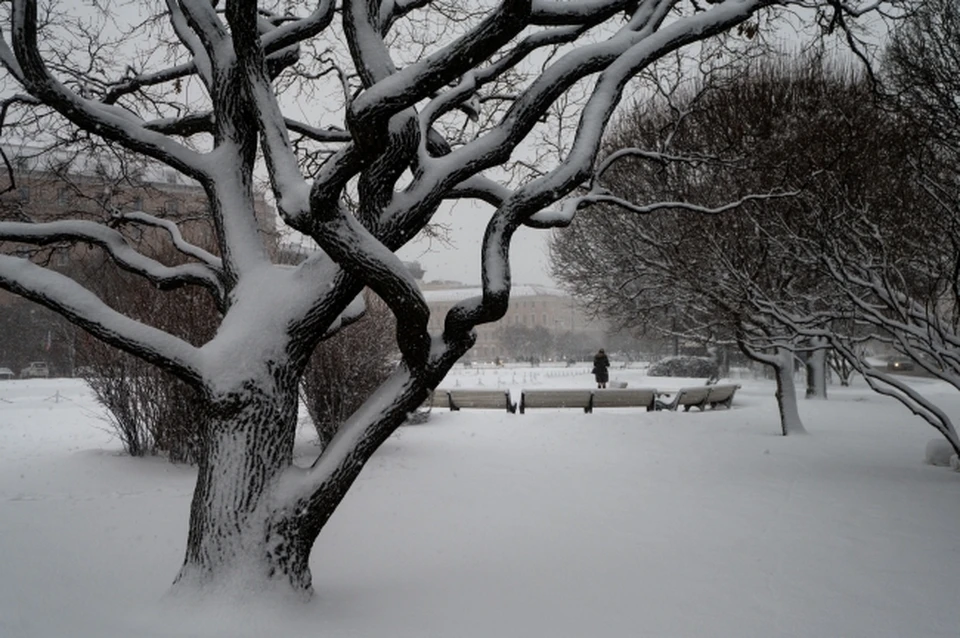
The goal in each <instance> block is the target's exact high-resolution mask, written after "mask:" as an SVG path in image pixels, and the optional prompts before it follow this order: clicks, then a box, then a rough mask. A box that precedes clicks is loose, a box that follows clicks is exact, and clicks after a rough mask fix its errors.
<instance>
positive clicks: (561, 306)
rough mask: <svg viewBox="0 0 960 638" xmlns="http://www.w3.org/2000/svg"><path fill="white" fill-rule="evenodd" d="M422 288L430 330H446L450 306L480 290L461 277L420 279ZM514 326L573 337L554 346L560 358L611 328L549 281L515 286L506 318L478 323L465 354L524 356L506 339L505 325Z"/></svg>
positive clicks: (490, 358)
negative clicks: (426, 281)
mask: <svg viewBox="0 0 960 638" xmlns="http://www.w3.org/2000/svg"><path fill="white" fill-rule="evenodd" d="M421 289H422V291H423V295H424V298H425V299H426V302H427V305H428V306H429V307H430V323H429V327H430V330H431V332H439V331H440V330H442V328H443V321H444V318H445V317H446V315H447V311H448V310H450V308H452V307H453V306H454V305H455V304H456V303H457V302H459V301H462V300H463V299H468V298H470V297H479V296H480V295H481V294H482V290H481V288H480V287H479V286H477V287H469V286H464V285H463V284H460V283H459V282H429V283H424V284H422V285H421ZM510 326H523V327H526V328H537V327H540V328H544V329H546V330H547V331H548V332H549V333H550V334H551V335H552V336H553V337H554V338H555V339H557V340H559V341H562V340H564V339H565V340H566V341H568V342H570V343H566V344H565V343H557V344H556V345H555V346H554V356H558V357H560V356H564V354H565V352H573V351H579V350H584V349H586V350H589V349H592V348H593V347H594V345H595V344H602V343H603V340H604V337H605V335H606V332H607V324H606V323H605V322H603V321H599V320H596V319H593V318H591V317H589V316H588V315H587V313H585V312H584V311H583V309H582V308H580V307H579V306H578V305H577V303H576V300H575V299H574V298H573V297H571V296H570V295H568V294H566V293H564V292H563V291H561V290H558V289H556V288H551V287H549V286H539V285H517V286H514V287H513V288H512V289H511V292H510V306H509V308H508V309H507V313H506V314H505V315H504V316H503V318H501V319H500V320H499V321H496V322H494V323H487V324H482V325H480V326H477V329H476V330H477V343H476V344H475V345H474V346H473V348H472V349H471V350H470V352H469V353H468V355H467V356H468V357H472V358H473V359H475V360H480V361H493V360H495V359H496V358H498V357H499V358H500V359H502V360H509V359H517V358H518V357H520V356H524V354H525V353H519V352H514V351H512V350H511V349H510V348H509V347H508V346H507V345H506V344H505V343H504V329H505V328H509V327H510ZM574 342H575V343H574Z"/></svg>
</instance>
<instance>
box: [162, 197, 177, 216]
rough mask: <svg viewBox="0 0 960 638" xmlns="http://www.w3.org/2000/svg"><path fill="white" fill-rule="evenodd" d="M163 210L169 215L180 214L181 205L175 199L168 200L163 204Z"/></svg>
mask: <svg viewBox="0 0 960 638" xmlns="http://www.w3.org/2000/svg"><path fill="white" fill-rule="evenodd" d="M163 210H164V211H166V212H168V213H174V214H176V213H179V212H180V203H179V202H178V201H177V200H175V199H168V200H167V201H166V202H164V204H163Z"/></svg>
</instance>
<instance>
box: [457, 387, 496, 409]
mask: <svg viewBox="0 0 960 638" xmlns="http://www.w3.org/2000/svg"><path fill="white" fill-rule="evenodd" d="M450 407H451V408H453V409H460V408H476V409H494V410H510V392H509V391H507V390H450Z"/></svg>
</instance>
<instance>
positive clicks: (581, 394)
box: [520, 389, 593, 414]
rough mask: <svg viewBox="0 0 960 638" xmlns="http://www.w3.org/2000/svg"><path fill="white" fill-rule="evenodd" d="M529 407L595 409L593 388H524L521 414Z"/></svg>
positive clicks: (588, 410) (521, 398)
mask: <svg viewBox="0 0 960 638" xmlns="http://www.w3.org/2000/svg"><path fill="white" fill-rule="evenodd" d="M527 408H583V411H584V412H588V413H589V412H591V411H592V410H593V390H579V389H565V390H523V391H521V392H520V414H523V413H524V412H525V411H526V409H527Z"/></svg>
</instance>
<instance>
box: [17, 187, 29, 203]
mask: <svg viewBox="0 0 960 638" xmlns="http://www.w3.org/2000/svg"><path fill="white" fill-rule="evenodd" d="M17 192H18V193H19V194H20V201H21V202H23V203H24V204H25V203H27V202H29V201H30V187H29V186H21V187H20V188H19V189H18V190H17Z"/></svg>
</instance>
